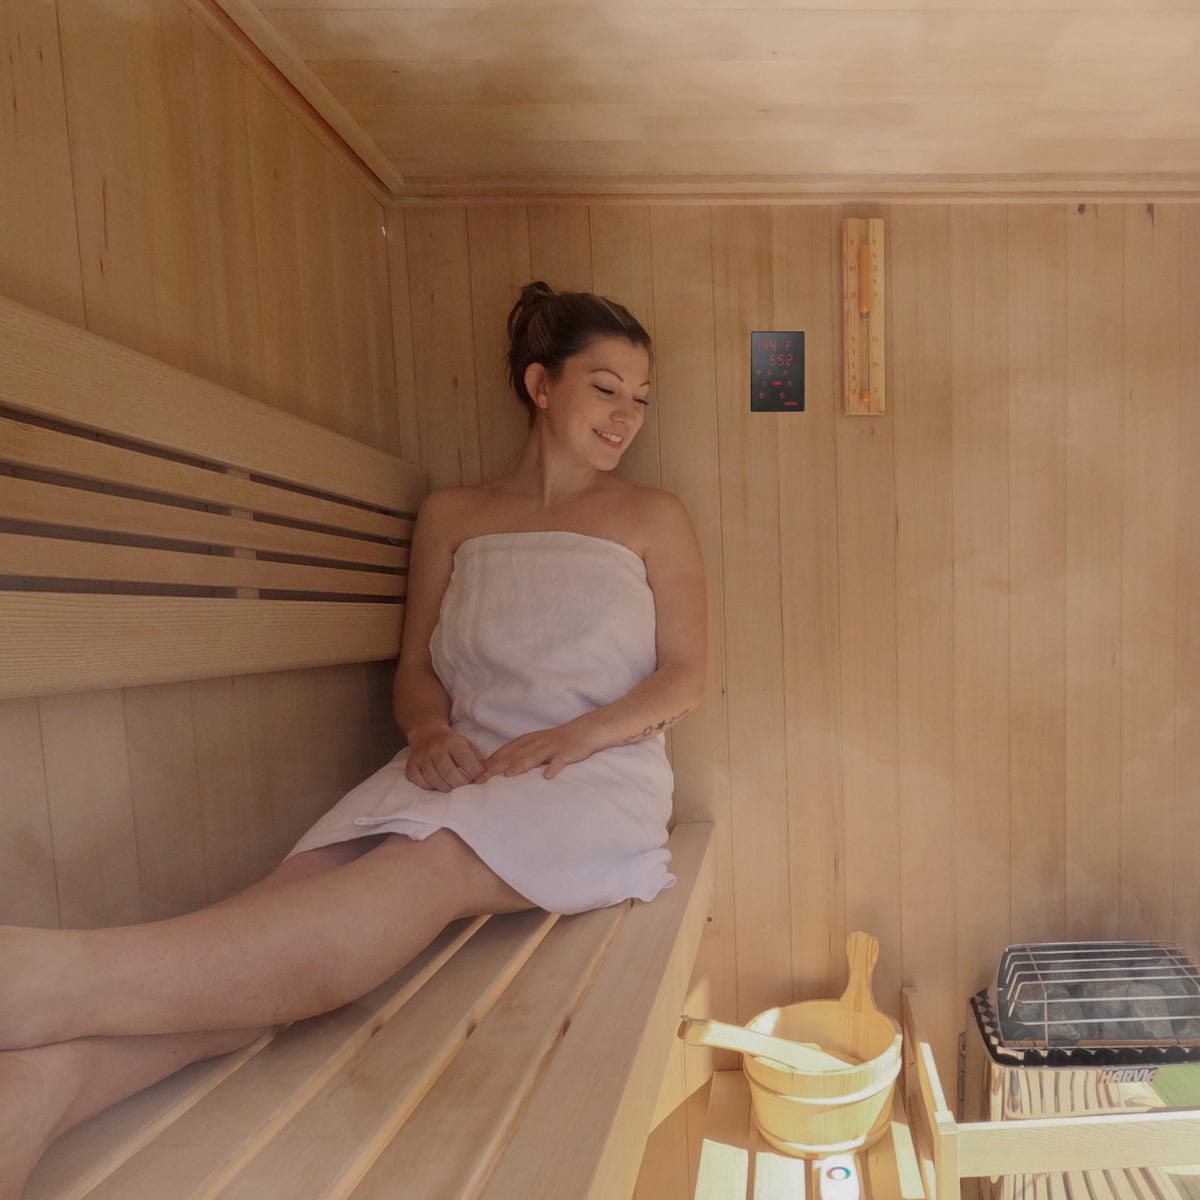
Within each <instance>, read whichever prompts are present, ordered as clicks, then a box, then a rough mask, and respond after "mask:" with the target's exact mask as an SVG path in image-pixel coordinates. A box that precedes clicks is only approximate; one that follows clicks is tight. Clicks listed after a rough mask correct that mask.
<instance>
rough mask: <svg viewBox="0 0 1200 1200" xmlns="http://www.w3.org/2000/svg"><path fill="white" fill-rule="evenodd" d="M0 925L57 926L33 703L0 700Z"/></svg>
mask: <svg viewBox="0 0 1200 1200" xmlns="http://www.w3.org/2000/svg"><path fill="white" fill-rule="evenodd" d="M0 762H2V763H3V764H4V776H3V778H4V782H3V785H2V788H0V924H3V925H37V926H40V927H42V928H46V929H53V928H55V927H56V926H57V925H58V924H59V915H58V889H57V887H56V884H55V873H54V842H53V839H52V838H51V836H50V810H49V807H48V805H47V800H46V768H45V765H44V763H43V761H42V733H41V727H40V723H39V718H38V705H37V701H36V700H3V701H0Z"/></svg>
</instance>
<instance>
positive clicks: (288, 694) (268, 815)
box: [242, 671, 317, 874]
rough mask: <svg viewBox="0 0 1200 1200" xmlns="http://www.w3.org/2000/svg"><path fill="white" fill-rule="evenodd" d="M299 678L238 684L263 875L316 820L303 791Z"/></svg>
mask: <svg viewBox="0 0 1200 1200" xmlns="http://www.w3.org/2000/svg"><path fill="white" fill-rule="evenodd" d="M299 676H300V672H296V671H272V672H269V673H267V674H263V675H249V676H247V677H246V678H245V679H244V680H243V681H242V684H243V686H244V688H245V692H246V711H247V713H248V715H249V717H250V750H251V769H252V778H253V781H254V811H255V820H254V826H255V832H256V835H257V838H258V857H259V863H260V866H261V867H262V870H263V873H264V874H266V872H268V871H270V870H271V869H272V868H273V867H275V866H277V865H278V864H279V862H280V861H281V860H282V859H283V856H284V855H285V854H286V853H287V852H288V851H289V850H290V849H291V848H292V846H294V845H295V844H296V842H297V841H298V840H299V838H300V835H301V834H302V833H303V832H304V830H305V829H307V828H308V826H309V825H310V824H312V820H313V818H314V817H315V816H316V815H317V812H316V808H317V806H316V805H315V804H314V803H313V797H312V795H311V793H309V792H308V791H307V770H308V768H307V760H308V750H309V747H308V746H307V745H306V743H305V742H304V740H303V739H302V738H301V736H300V731H299V713H298V708H297V699H296V688H297V684H298V680H299Z"/></svg>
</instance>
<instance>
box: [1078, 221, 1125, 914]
mask: <svg viewBox="0 0 1200 1200" xmlns="http://www.w3.org/2000/svg"><path fill="white" fill-rule="evenodd" d="M1124 242H1125V237H1124V217H1123V213H1122V210H1121V208H1120V206H1118V205H1113V204H1109V205H1095V204H1087V205H1083V204H1081V205H1079V206H1078V207H1077V208H1075V209H1074V210H1072V211H1070V212H1069V213H1068V214H1067V397H1068V399H1067V590H1066V604H1067V623H1066V627H1067V645H1066V650H1067V676H1066V687H1067V708H1066V889H1067V905H1066V907H1067V932H1068V933H1069V934H1070V936H1072V937H1075V938H1115V937H1117V936H1118V931H1117V925H1118V921H1117V917H1118V903H1117V899H1118V896H1119V894H1120V872H1121V665H1120V664H1121V553H1122V552H1121V536H1122V535H1121V522H1122V511H1121V510H1122V499H1121V493H1122V480H1121V462H1122V415H1123V413H1122V398H1121V396H1122V378H1121V372H1122V350H1121V346H1122V339H1123V336H1124V328H1123V316H1124V313H1123V308H1124V305H1123V301H1122V292H1123V287H1124V279H1123V275H1124V262H1123V259H1124Z"/></svg>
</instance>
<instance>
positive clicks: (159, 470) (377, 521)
mask: <svg viewBox="0 0 1200 1200" xmlns="http://www.w3.org/2000/svg"><path fill="white" fill-rule="evenodd" d="M0 462H6V463H10V464H12V465H13V466H21V467H31V468H34V469H38V470H43V471H56V472H62V473H65V474H68V475H76V476H79V477H80V478H81V479H88V480H91V481H93V482H97V483H111V484H118V485H119V486H122V487H130V488H140V489H143V490H147V491H155V492H162V493H164V494H166V495H170V496H175V497H179V498H181V499H184V500H198V501H201V502H203V503H206V504H220V505H224V506H225V507H227V508H241V509H246V510H247V511H249V512H256V513H266V514H269V515H271V516H276V517H290V518H291V519H293V520H296V521H304V522H307V523H308V524H310V525H327V526H330V527H332V528H334V529H344V530H347V531H352V532H355V533H366V534H370V535H372V536H374V537H383V538H392V539H395V540H403V539H405V538H407V537H408V536H409V533H410V532H411V529H412V521H411V520H410V519H407V518H403V517H394V516H389V515H387V514H385V513H376V512H370V511H368V510H367V509H363V508H357V507H354V506H352V505H348V504H339V503H337V502H335V501H332V500H324V499H322V498H320V497H318V496H306V495H304V494H303V493H301V492H295V491H292V490H290V489H287V488H281V487H275V486H273V485H271V484H267V483H257V482H255V481H253V480H249V479H243V478H239V477H238V476H235V475H229V474H225V473H223V472H221V471H215V470H206V469H205V468H203V467H193V466H189V465H188V464H187V463H179V462H172V461H171V460H170V459H166V458H160V457H157V456H156V455H152V454H146V453H141V452H139V451H137V450H127V449H125V448H123V447H121V446H112V445H109V444H107V443H105V442H98V441H95V440H93V439H91V438H87V437H78V436H75V435H73V434H69V433H59V432H58V431H56V430H53V429H46V428H44V427H43V426H40V425H28V424H26V423H25V422H23V421H13V420H10V419H8V418H5V417H0Z"/></svg>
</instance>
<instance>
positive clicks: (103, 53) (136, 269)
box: [39, 0, 158, 354]
mask: <svg viewBox="0 0 1200 1200" xmlns="http://www.w3.org/2000/svg"><path fill="white" fill-rule="evenodd" d="M58 18H59V28H60V31H61V40H62V65H63V82H64V87H65V89H66V98H67V110H68V113H69V116H70V129H71V178H72V182H73V189H74V190H73V198H74V207H75V215H76V218H77V221H78V262H77V265H76V270H77V271H79V272H80V279H81V285H82V300H83V304H84V308H85V309H86V313H87V320H86V325H87V328H88V329H90V330H91V331H92V332H93V333H99V334H102V335H103V336H104V337H108V338H111V339H112V340H113V341H117V342H120V343H121V344H122V345H125V346H131V347H133V348H134V349H135V350H141V351H142V352H143V353H146V354H157V353H158V325H157V322H156V319H155V287H156V280H155V273H154V263H153V259H152V255H151V246H150V239H149V237H148V236H147V214H146V197H145V194H144V191H143V171H142V145H141V142H140V140H139V138H138V136H137V128H138V124H137V123H138V112H137V94H136V92H135V90H134V88H133V87H132V86H131V81H132V78H133V71H134V53H133V45H132V41H131V31H130V16H129V9H128V7H127V6H126V5H125V4H123V3H109V4H104V5H96V4H93V3H91V2H90V0H62V2H61V3H60V4H59V5H58ZM39 307H40V306H39ZM78 323H79V324H81V325H82V324H84V323H85V322H84V321H83V320H80V321H79V322H78Z"/></svg>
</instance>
